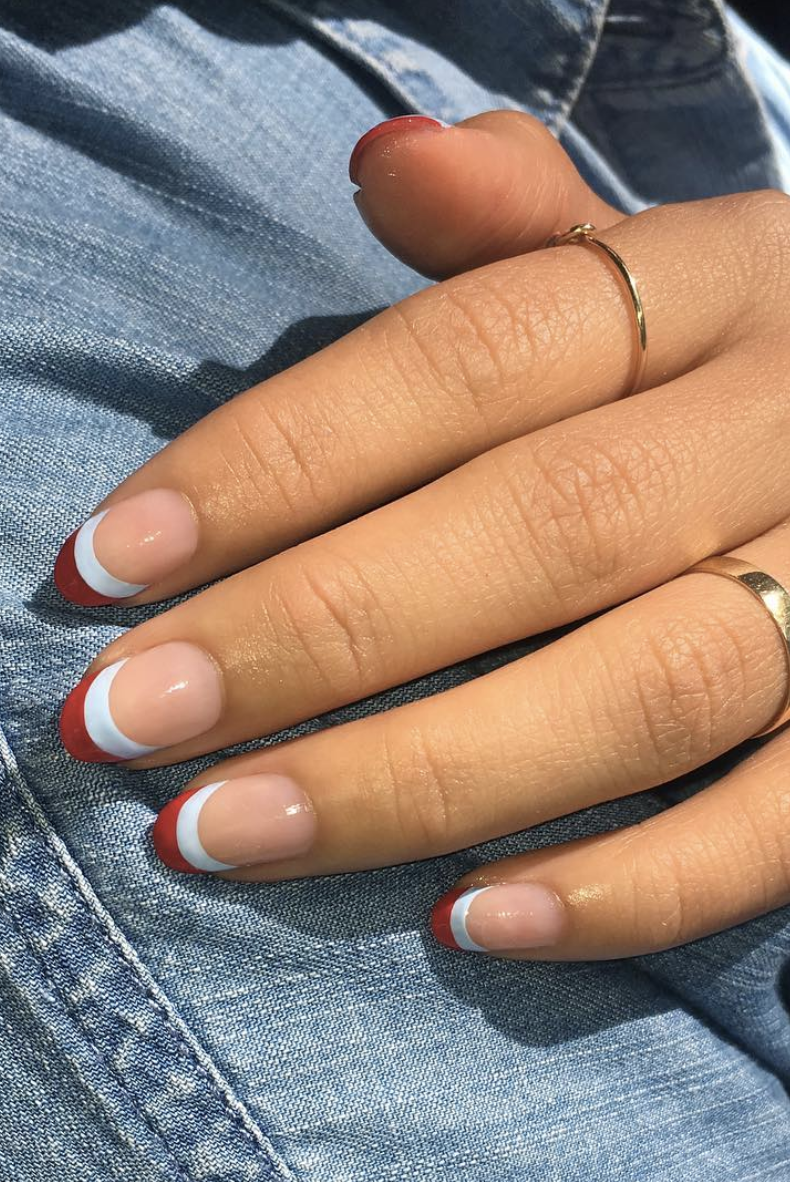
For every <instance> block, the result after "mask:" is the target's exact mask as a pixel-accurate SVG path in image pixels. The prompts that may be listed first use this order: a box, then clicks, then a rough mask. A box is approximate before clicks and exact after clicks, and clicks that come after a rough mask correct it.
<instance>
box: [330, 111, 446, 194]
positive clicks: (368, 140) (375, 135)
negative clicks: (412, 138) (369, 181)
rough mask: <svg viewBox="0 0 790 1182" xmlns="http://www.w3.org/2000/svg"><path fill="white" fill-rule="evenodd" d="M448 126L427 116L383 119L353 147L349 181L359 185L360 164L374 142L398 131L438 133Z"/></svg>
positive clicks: (399, 116)
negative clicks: (428, 130) (422, 130)
mask: <svg viewBox="0 0 790 1182" xmlns="http://www.w3.org/2000/svg"><path fill="white" fill-rule="evenodd" d="M450 126H452V125H451V124H450V123H444V122H443V121H442V120H441V119H431V118H430V117H429V116H428V115H397V116H396V117H395V118H394V119H385V120H384V122H383V123H377V124H376V126H375V127H371V129H370V131H366V132H365V134H364V135H363V136H362V137H361V138H360V139H358V140H357V142H356V144H355V145H354V148H353V151H352V153H351V158H350V160H349V162H348V176H349V180H350V181H351V182H352V183H353V184H355V185H358V184H360V181H359V166H360V162H361V160H362V157H363V155H364V153H365V151H366V150H367V147H368V144H372V143H373V141H374V140H377V139H381V137H382V136H385V135H394V134H395V133H396V132H399V131H418V130H420V129H422V128H426V129H428V128H433V130H434V131H440V130H441V129H442V128H443V127H450Z"/></svg>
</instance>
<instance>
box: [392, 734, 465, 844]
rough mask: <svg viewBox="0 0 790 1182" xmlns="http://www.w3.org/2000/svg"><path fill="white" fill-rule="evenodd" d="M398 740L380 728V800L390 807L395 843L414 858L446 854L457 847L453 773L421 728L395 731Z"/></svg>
mask: <svg viewBox="0 0 790 1182" xmlns="http://www.w3.org/2000/svg"><path fill="white" fill-rule="evenodd" d="M396 735H397V737H394V736H393V735H392V734H391V733H390V730H389V729H388V728H387V727H386V726H384V727H382V732H381V745H382V759H381V763H382V767H383V769H384V776H385V797H384V798H385V799H387V800H389V801H390V802H391V809H392V818H391V823H392V825H393V826H394V829H395V833H396V835H397V838H398V841H399V843H400V844H401V846H402V848H404V849H407V850H409V851H410V853H411V854H412V855H413V856H415V857H425V856H428V855H430V854H438V853H444V852H449V851H450V850H452V849H453V848H455V847H454V846H453V844H452V834H453V829H454V824H453V796H454V793H453V790H452V784H451V779H452V777H451V774H450V772H449V770H448V769H446V768H445V767H444V764H443V761H442V759H441V756H440V754H439V753H438V752H437V751H435V750H434V747H433V744H432V742H431V740H430V739H429V737H428V736H427V735H426V733H425V732H424V730H422V729H421V728H420V727H419V726H416V725H415V726H411V727H409V728H406V729H405V731H403V730H401V729H400V728H399V729H398V731H396Z"/></svg>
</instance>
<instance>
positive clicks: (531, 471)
mask: <svg viewBox="0 0 790 1182" xmlns="http://www.w3.org/2000/svg"><path fill="white" fill-rule="evenodd" d="M530 458H531V460H532V462H531V463H525V462H524V455H523V449H522V450H521V452H518V451H516V450H514V451H512V452H510V453H509V454H507V455H506V456H505V458H504V462H503V464H501V465H500V475H501V478H502V482H503V485H504V488H505V495H506V496H507V498H508V505H509V506H510V508H511V513H512V516H513V519H514V524H515V529H516V532H517V533H518V534H519V537H521V536H522V535H523V532H524V531H525V530H526V531H528V532H529V535H530V537H531V538H532V540H533V549H534V551H536V553H534V554H533V553H530V554H529V555H528V556H527V557H528V560H529V561H530V563H532V561H533V560H534V558H535V557H537V559H538V561H540V562H541V565H542V566H543V569H544V572H545V573H547V576H548V572H551V575H550V580H549V581H550V583H551V588H550V589H551V591H552V593H553V594H555V595H560V596H561V597H562V599H563V602H565V604H566V606H571V604H576V602H577V600H578V597H579V593H580V591H583V592H584V595H585V598H586V601H587V602H589V595H590V588H591V584H601V585H604V586H608V585H611V584H612V583H613V582H614V581H616V580H618V579H619V578H620V577H621V576H622V572H623V570H626V569H628V566H629V564H630V563H631V562H632V560H633V554H634V553H635V552H637V553H638V552H640V551H641V549H642V548H643V542H644V540H645V539H646V538H649V537H654V536H655V531H656V529H657V527H658V526H659V521H658V516H659V513H660V514H661V515H664V514H666V513H667V512H671V507H672V505H673V504H674V503H676V501H677V499H678V496H679V490H678V474H677V458H676V456H675V455H674V453H673V452H672V451H671V450H670V449H669V448H667V447H665V446H663V445H662V444H661V443H660V442H659V441H655V440H653V441H650V440H648V441H642V440H637V439H625V438H621V439H620V440H617V441H610V442H608V443H606V444H603V443H601V441H600V440H590V439H588V438H582V439H570V438H568V437H567V436H566V438H565V439H564V440H563V443H562V446H561V447H558V446H557V443H556V441H554V440H552V441H551V442H550V443H548V444H546V445H542V444H540V443H536V444H533V445H532V446H531V449H530ZM521 548H522V550H523V547H521Z"/></svg>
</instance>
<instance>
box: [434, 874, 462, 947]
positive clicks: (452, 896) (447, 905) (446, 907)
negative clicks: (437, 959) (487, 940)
mask: <svg viewBox="0 0 790 1182" xmlns="http://www.w3.org/2000/svg"><path fill="white" fill-rule="evenodd" d="M468 889H469V888H468V887H456V888H455V889H454V890H452V891H448V892H447V894H446V895H442V897H441V899H439V900H437V902H436V903H435V904H434V906H433V910H432V911H431V931H432V932H433V934H434V936H435V938H436V939H437V940H438V941H439V943H440V944H444V946H445V947H446V948H456V949H458V950H459V951H461V947H460V945H459V944H457V943H456V940H455V936H454V935H453V933H452V930H451V928H450V915H451V914H452V910H453V907H454V906H455V901H456V899H460V897H461V895H465V894H466V892H467V890H468Z"/></svg>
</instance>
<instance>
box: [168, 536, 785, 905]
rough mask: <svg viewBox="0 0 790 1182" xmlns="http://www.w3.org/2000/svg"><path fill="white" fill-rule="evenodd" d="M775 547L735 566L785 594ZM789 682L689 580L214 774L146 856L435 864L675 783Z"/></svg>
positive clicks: (288, 869)
mask: <svg viewBox="0 0 790 1182" xmlns="http://www.w3.org/2000/svg"><path fill="white" fill-rule="evenodd" d="M788 541H790V525H788V524H785V525H784V526H783V527H782V528H781V529H777V530H776V531H772V533H769V534H766V535H765V536H764V537H763V538H761V539H759V540H757V541H755V542H752V543H750V544H749V545H748V546H745V547H742V548H741V549H740V550H739V551H737V552H736V554H738V555H740V556H742V557H745V558H747V559H748V560H749V561H752V562H754V563H755V565H759V566H760V567H761V568H762V569H767V570H769V571H770V572H771V573H774V574H775V577H776V578H779V579H780V580H781V579H782V578H784V581H785V584H787V582H788V580H790V547H788ZM786 685H787V670H786V658H785V655H784V647H783V642H782V641H781V639H780V637H779V634H778V632H777V629H776V627H775V624H774V621H773V620H772V619H771V617H770V615H769V614H768V613H767V612H766V610H765V608H764V606H763V605H762V604H760V603H758V602H757V601H756V599H755V598H754V597H753V596H752V595H750V594H749V592H748V591H747V590H746V589H744V588H743V587H742V586H740V585H738V584H736V583H734V582H732V581H731V580H728V579H723V578H717V577H715V576H713V575H709V574H708V575H703V574H701V573H691V574H688V575H686V576H684V577H683V578H679V579H675V580H673V581H672V582H670V583H667V584H664V585H662V586H661V587H659V588H657V589H655V590H654V591H652V592H650V593H648V594H647V595H645V596H642V597H641V599H638V600H634V601H631V602H630V603H628V604H624V605H622V606H621V607H619V608H617V609H615V610H614V611H612V612H609V613H608V614H607V615H604V616H599V617H597V618H596V619H594V620H592V621H590V622H589V623H587V624H586V625H584V626H583V627H581V628H579V629H577V630H575V631H574V632H571V633H568V634H566V635H564V636H563V637H561V638H560V639H559V640H556V641H554V642H553V643H552V644H550V645H547V646H545V647H544V648H542V649H540V650H538V651H537V652H534V653H532V654H530V655H529V656H528V657H525V658H522V659H520V660H517V661H513V662H512V663H511V664H509V665H506V666H504V667H501V668H499V669H497V670H496V671H495V672H493V673H488V674H486V675H484V676H482V677H479V678H477V679H475V680H473V681H471V682H467V683H465V684H463V685H461V686H457V687H455V688H454V689H451V690H447V691H445V692H444V693H441V694H438V695H436V696H434V697H431V698H427V699H425V700H423V701H417V702H411V703H409V704H408V705H406V706H401V707H399V708H397V709H394V710H390V711H387V712H383V713H381V714H373V715H368V716H366V717H364V718H362V719H359V720H357V721H355V722H351V723H347V724H345V725H343V726H338V727H333V728H329V729H328V730H324V731H320V732H318V733H317V734H313V735H309V736H306V737H303V738H300V739H297V740H293V741H291V742H289V743H285V744H282V745H280V746H277V747H273V748H269V749H267V750H266V751H264V752H255V753H253V754H249V755H244V756H241V757H238V758H236V759H232V760H227V761H225V762H224V763H220V764H219V765H217V766H215V767H213V768H211V769H209V770H208V771H206V772H205V773H203V774H202V775H201V776H199V777H197V778H196V779H195V780H194V781H193V782H192V783H191V784H190V785H188V787H187V791H186V793H185V795H183V796H181V797H179V798H177V799H176V800H175V801H173V802H172V803H171V804H170V805H168V806H166V808H165V809H164V810H163V811H162V813H161V814H160V817H159V819H158V820H157V823H156V828H155V832H154V838H155V843H156V847H157V850H158V852H159V854H160V856H161V857H162V858H163V860H165V861H166V862H167V863H168V864H169V865H171V866H174V867H175V868H176V869H181V870H186V869H189V868H190V867H191V868H193V869H202V870H206V869H214V870H219V869H223V868H224V869H226V870H227V869H228V868H229V867H231V866H235V867H239V866H246V867H247V869H239V870H234V871H233V872H232V876H233V877H238V878H242V879H245V880H264V879H265V880H266V881H272V880H275V879H278V878H285V877H298V876H302V875H310V874H327V873H337V872H341V871H349V870H361V869H367V868H370V867H374V866H382V865H392V864H396V863H400V862H405V861H412V860H415V859H419V858H424V857H430V856H435V855H437V854H443V853H448V852H450V851H452V850H457V849H462V848H466V847H468V846H470V845H472V844H475V843H478V842H481V841H486V840H489V839H491V838H493V837H498V836H501V835H502V834H505V833H512V832H516V831H518V830H521V829H524V828H527V827H528V826H532V825H536V824H539V823H541V822H544V821H546V820H549V819H551V818H553V817H557V816H561V815H564V814H567V813H570V812H574V811H576V810H578V809H582V808H589V807H591V806H592V805H595V804H597V803H600V802H602V801H607V800H613V799H616V798H617V797H620V796H624V795H628V794H631V793H634V792H639V791H643V790H645V789H647V788H653V787H655V786H657V785H658V784H662V783H665V782H666V781H667V780H671V779H674V778H676V777H677V776H679V775H682V774H684V773H686V772H688V771H690V770H692V769H693V768H695V767H698V766H700V765H701V764H703V763H705V762H706V761H708V760H709V759H711V758H713V757H714V756H715V755H717V754H719V753H721V752H722V751H725V750H728V749H729V748H730V747H732V746H733V745H734V744H737V743H738V742H740V741H742V740H743V739H746V738H748V737H749V736H751V735H753V734H755V733H756V732H757V731H758V730H759V729H760V728H761V727H763V726H765V725H767V723H768V721H769V720H770V719H771V718H772V717H773V714H774V712H775V711H776V710H777V709H778V708H779V705H780V703H781V702H782V700H783V697H784V694H785V691H786ZM208 786H210V787H208ZM203 789H205V792H203ZM201 793H202V795H201ZM190 801H191V802H192V803H191V805H190V804H189V802H190ZM187 805H189V807H188V808H187V811H186V813H185V812H184V809H185V807H186V806H187ZM198 839H199V844H198ZM200 850H203V851H204V853H205V855H207V856H208V857H210V858H213V859H214V860H215V861H217V862H221V863H222V864H223V866H222V867H219V866H213V865H211V864H207V863H206V862H205V861H204V860H203V855H202V854H201V853H200ZM196 851H197V856H196Z"/></svg>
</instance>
